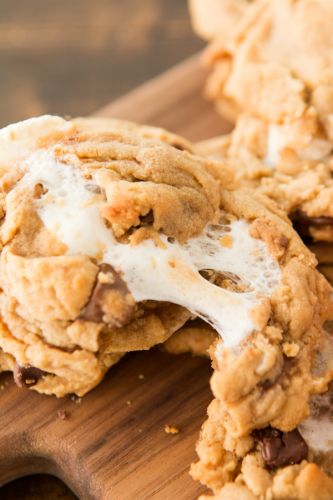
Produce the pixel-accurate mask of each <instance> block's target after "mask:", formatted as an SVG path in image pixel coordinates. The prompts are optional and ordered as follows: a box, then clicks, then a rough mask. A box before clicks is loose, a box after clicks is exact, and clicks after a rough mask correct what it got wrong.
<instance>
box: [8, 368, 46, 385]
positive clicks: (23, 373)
mask: <svg viewBox="0 0 333 500" xmlns="http://www.w3.org/2000/svg"><path fill="white" fill-rule="evenodd" d="M45 375H47V372H44V371H43V370H40V369H39V368H36V367H34V366H21V365H19V364H18V363H16V364H15V366H14V370H13V376H14V382H15V384H16V385H17V386H18V387H21V388H22V387H32V386H33V385H36V384H37V382H38V380H40V379H41V378H42V377H43V376H45Z"/></svg>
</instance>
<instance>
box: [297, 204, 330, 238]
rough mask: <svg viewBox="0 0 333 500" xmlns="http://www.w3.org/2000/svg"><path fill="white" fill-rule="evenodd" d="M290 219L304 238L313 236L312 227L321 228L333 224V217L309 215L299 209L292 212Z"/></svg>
mask: <svg viewBox="0 0 333 500" xmlns="http://www.w3.org/2000/svg"><path fill="white" fill-rule="evenodd" d="M290 219H291V220H292V222H293V225H294V228H295V229H296V231H297V232H298V233H299V234H300V236H301V237H302V238H309V237H310V236H311V235H310V231H309V229H310V227H314V228H321V227H325V226H333V217H309V216H308V215H307V214H306V213H305V212H303V211H302V210H297V211H296V212H294V213H293V214H290Z"/></svg>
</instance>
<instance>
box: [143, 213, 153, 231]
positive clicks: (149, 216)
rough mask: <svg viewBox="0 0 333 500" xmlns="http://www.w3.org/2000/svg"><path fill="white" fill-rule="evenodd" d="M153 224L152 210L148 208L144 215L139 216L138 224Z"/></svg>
mask: <svg viewBox="0 0 333 500" xmlns="http://www.w3.org/2000/svg"><path fill="white" fill-rule="evenodd" d="M153 224H154V212H153V211H152V210H149V212H148V213H147V214H146V215H141V216H140V226H141V227H144V226H152V225H153Z"/></svg>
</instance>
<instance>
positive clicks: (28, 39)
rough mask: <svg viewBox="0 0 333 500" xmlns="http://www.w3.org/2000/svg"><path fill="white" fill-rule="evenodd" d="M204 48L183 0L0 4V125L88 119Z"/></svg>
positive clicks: (5, 0)
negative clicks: (40, 118)
mask: <svg viewBox="0 0 333 500" xmlns="http://www.w3.org/2000/svg"><path fill="white" fill-rule="evenodd" d="M203 45H204V44H203V43H202V42H201V41H200V40H199V39H198V38H197V37H196V36H195V35H194V33H193V32H192V30H191V26H190V22H189V16H188V12H187V0H145V1H144V2H139V1H138V0H121V1H119V0H70V1H68V0H47V1H42V0H24V1H22V0H0V126H3V125H6V124H8V123H10V122H14V121H18V120H22V119H24V118H28V117H30V116H32V115H39V114H43V113H54V114H60V115H72V116H75V115H78V114H81V115H82V114H84V115H86V114H89V113H92V112H93V111H94V110H96V109H97V108H99V107H101V106H102V105H103V104H105V103H106V102H110V101H111V100H113V99H115V98H116V97H118V96H120V95H123V94H124V93H126V92H128V91H129V90H130V89H133V88H135V87H136V86H137V85H139V84H140V83H143V82H144V81H146V80H148V79H149V78H152V77H153V76H155V75H158V74H159V73H161V72H162V71H164V70H165V69H166V68H169V67H171V66H173V65H174V64H176V63H177V62H179V61H181V60H183V59H185V58H186V57H188V56H190V55H191V54H193V53H195V52H197V51H198V50H199V49H200V48H201V47H203Z"/></svg>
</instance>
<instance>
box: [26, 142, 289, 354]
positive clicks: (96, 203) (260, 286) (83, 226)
mask: <svg viewBox="0 0 333 500" xmlns="http://www.w3.org/2000/svg"><path fill="white" fill-rule="evenodd" d="M26 164H27V167H28V170H27V173H26V174H25V176H24V178H23V179H22V181H21V182H23V183H26V184H28V185H30V186H31V188H33V186H34V185H36V184H37V183H41V184H43V186H44V188H45V190H47V192H46V194H45V195H43V196H42V197H41V198H40V199H39V200H37V201H36V203H37V207H38V213H39V216H40V218H41V219H42V221H43V223H44V225H45V226H46V228H47V229H48V230H50V231H51V232H52V233H54V234H55V235H56V236H57V238H58V239H59V240H60V241H62V242H63V243H65V244H66V245H67V248H68V254H71V255H72V254H78V253H79V254H87V255H89V256H91V257H95V258H97V259H98V260H99V261H100V262H107V263H110V264H111V265H112V266H114V267H115V268H116V269H117V270H118V271H120V272H122V273H123V277H124V279H125V281H126V283H127V286H128V288H129V289H130V291H131V293H132V295H133V297H134V299H135V300H136V301H142V300H157V301H168V302H172V303H175V304H179V305H181V306H183V307H185V308H187V309H188V310H189V311H191V312H192V313H193V314H195V315H196V316H199V317H201V318H203V319H204V320H205V321H207V322H208V323H210V324H211V325H212V326H213V327H214V328H215V329H216V330H217V332H218V333H219V334H220V335H221V336H222V337H223V339H224V342H225V343H226V344H227V345H230V346H232V345H237V344H238V343H239V342H240V341H241V340H242V339H244V338H245V337H246V336H247V335H249V334H250V333H251V332H252V331H253V330H254V329H255V328H256V324H255V322H254V319H253V317H252V315H251V311H252V310H253V308H254V307H255V306H256V305H258V304H259V302H260V300H261V298H262V296H269V295H270V294H271V293H272V290H273V289H274V288H275V287H276V286H277V285H278V282H279V279H280V269H279V266H278V264H277V262H276V261H275V260H274V259H273V258H272V256H271V255H270V254H269V252H268V250H267V248H266V246H265V244H264V243H263V242H262V241H260V240H257V239H254V238H252V237H251V236H250V234H249V226H248V224H247V223H246V222H245V221H242V220H239V221H235V222H232V223H231V224H230V225H228V226H223V225H216V226H211V225H208V226H207V227H206V228H205V231H204V232H203V234H202V235H201V236H199V237H196V238H191V239H189V240H188V241H187V243H186V244H184V245H180V244H179V243H178V242H170V241H169V240H168V238H167V237H166V236H165V235H161V240H162V242H163V244H164V248H162V247H160V246H156V245H155V243H154V242H153V241H152V240H144V241H142V242H141V243H140V244H138V245H135V246H132V245H129V244H122V243H119V242H118V241H117V240H116V239H115V237H114V236H113V233H112V231H111V230H110V229H108V228H107V227H106V225H105V224H104V222H103V219H102V217H101V215H100V207H101V205H102V203H103V200H102V197H101V196H97V195H94V194H93V193H92V192H91V191H89V186H87V185H88V184H91V182H93V181H91V180H90V181H87V180H86V179H85V178H84V177H83V176H82V172H80V171H79V170H77V169H75V168H73V167H72V166H70V165H67V164H62V163H60V162H58V161H57V160H56V159H55V158H54V157H53V156H52V152H50V151H42V152H38V153H36V154H34V155H32V156H31V157H30V158H29V159H28V160H27V162H26ZM87 188H88V189H87ZM226 233H227V235H228V238H229V241H232V245H231V247H229V246H225V245H223V244H222V242H221V237H222V236H223V235H224V236H225V234H226ZM203 269H212V270H216V271H221V272H222V271H223V272H227V273H233V274H235V275H237V276H238V277H239V278H240V280H241V281H242V282H245V283H246V284H247V285H250V286H251V288H250V290H249V291H246V292H244V293H236V292H232V291H230V290H226V289H223V288H220V287H218V286H215V285H214V284H212V283H210V282H208V281H207V280H205V279H204V278H203V277H202V276H201V275H200V273H199V271H200V270H203Z"/></svg>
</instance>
